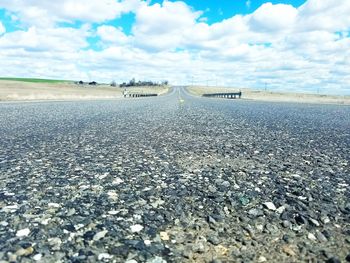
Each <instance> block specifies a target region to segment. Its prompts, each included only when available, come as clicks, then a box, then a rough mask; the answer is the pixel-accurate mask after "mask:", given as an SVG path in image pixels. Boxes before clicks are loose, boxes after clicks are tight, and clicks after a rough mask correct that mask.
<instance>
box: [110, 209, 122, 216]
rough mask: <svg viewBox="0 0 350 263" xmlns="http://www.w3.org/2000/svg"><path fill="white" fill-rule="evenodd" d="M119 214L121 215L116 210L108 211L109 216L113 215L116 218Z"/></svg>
mask: <svg viewBox="0 0 350 263" xmlns="http://www.w3.org/2000/svg"><path fill="white" fill-rule="evenodd" d="M118 213H119V211H116V210H111V211H108V214H109V215H112V216H114V215H116V214H118Z"/></svg>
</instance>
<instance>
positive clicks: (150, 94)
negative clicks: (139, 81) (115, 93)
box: [124, 93, 158, 98]
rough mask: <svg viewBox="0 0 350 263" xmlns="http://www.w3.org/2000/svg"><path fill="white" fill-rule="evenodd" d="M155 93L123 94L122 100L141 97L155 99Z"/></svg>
mask: <svg viewBox="0 0 350 263" xmlns="http://www.w3.org/2000/svg"><path fill="white" fill-rule="evenodd" d="M157 96H158V94H156V93H128V94H124V98H141V97H157Z"/></svg>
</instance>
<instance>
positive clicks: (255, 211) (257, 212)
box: [248, 208, 264, 217]
mask: <svg viewBox="0 0 350 263" xmlns="http://www.w3.org/2000/svg"><path fill="white" fill-rule="evenodd" d="M248 214H249V215H251V216H255V217H258V216H263V215H264V212H263V211H262V210H260V209H256V208H253V209H250V210H249V211H248Z"/></svg>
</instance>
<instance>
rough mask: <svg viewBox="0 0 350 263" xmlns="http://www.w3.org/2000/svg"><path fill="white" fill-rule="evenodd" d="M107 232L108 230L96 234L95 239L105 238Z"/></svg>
mask: <svg viewBox="0 0 350 263" xmlns="http://www.w3.org/2000/svg"><path fill="white" fill-rule="evenodd" d="M107 233H108V231H107V230H103V231H100V232H98V233H96V234H95V235H94V237H93V240H94V241H98V240H100V239H102V238H104V237H105V235H106V234H107Z"/></svg>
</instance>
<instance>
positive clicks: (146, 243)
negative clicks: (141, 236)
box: [143, 239, 152, 246]
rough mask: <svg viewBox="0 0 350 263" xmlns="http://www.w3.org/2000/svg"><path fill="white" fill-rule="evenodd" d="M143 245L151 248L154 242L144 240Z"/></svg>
mask: <svg viewBox="0 0 350 263" xmlns="http://www.w3.org/2000/svg"><path fill="white" fill-rule="evenodd" d="M143 243H145V245H146V246H149V245H151V244H152V241H151V240H148V239H147V240H144V241H143Z"/></svg>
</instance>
